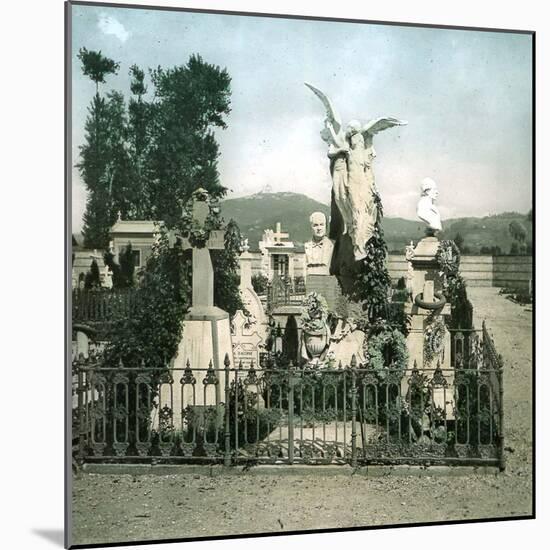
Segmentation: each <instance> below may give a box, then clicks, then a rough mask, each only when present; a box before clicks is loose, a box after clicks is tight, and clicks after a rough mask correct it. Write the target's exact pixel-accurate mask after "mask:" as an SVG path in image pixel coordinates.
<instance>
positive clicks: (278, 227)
mask: <svg viewBox="0 0 550 550" xmlns="http://www.w3.org/2000/svg"><path fill="white" fill-rule="evenodd" d="M288 237H289V234H288V233H281V222H277V225H276V227H275V233H273V238H274V239H275V243H280V242H281V241H282V239H288Z"/></svg>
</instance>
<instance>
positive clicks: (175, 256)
mask: <svg viewBox="0 0 550 550" xmlns="http://www.w3.org/2000/svg"><path fill="white" fill-rule="evenodd" d="M159 235H160V236H159V239H158V242H157V243H156V244H155V245H154V246H153V253H152V255H151V256H150V257H149V258H148V260H147V264H146V266H145V269H144V271H143V280H142V284H141V287H140V288H139V290H138V293H139V302H140V307H139V308H138V309H137V311H136V312H135V314H134V315H133V316H132V317H131V318H121V319H118V320H116V321H115V323H114V326H113V328H112V330H111V334H110V335H109V336H110V342H109V344H108V345H107V348H106V350H105V358H106V362H107V364H111V365H117V364H118V361H119V360H122V362H123V364H124V365H125V366H137V365H139V364H140V362H141V361H142V360H143V361H144V362H145V364H146V365H147V366H152V367H161V366H164V365H165V364H166V362H167V361H169V360H170V359H172V357H173V356H174V355H175V353H176V350H177V346H178V343H179V341H180V339H181V331H182V327H183V317H184V315H185V313H186V311H187V309H188V306H189V303H190V294H191V289H190V286H189V268H190V262H189V259H188V256H189V255H188V254H187V255H186V254H185V253H184V252H183V251H182V250H181V248H180V247H179V246H174V247H171V246H170V245H169V239H168V235H167V233H166V231H165V230H164V229H162V228H161V230H160V234H159Z"/></svg>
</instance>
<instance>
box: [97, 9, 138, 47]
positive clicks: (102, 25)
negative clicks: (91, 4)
mask: <svg viewBox="0 0 550 550" xmlns="http://www.w3.org/2000/svg"><path fill="white" fill-rule="evenodd" d="M98 18H99V21H98V22H97V26H98V27H99V30H100V31H101V32H102V33H103V34H114V35H115V36H116V37H117V38H118V39H119V40H120V41H121V42H122V43H123V44H124V42H126V40H128V38H129V36H130V33H129V32H128V31H127V30H126V29H125V28H124V25H123V24H122V23H121V22H120V21H118V19H115V18H114V17H112V16H110V15H107V14H106V13H100V14H99V16H98Z"/></svg>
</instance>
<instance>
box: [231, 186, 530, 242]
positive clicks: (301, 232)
mask: <svg viewBox="0 0 550 550" xmlns="http://www.w3.org/2000/svg"><path fill="white" fill-rule="evenodd" d="M315 211H320V212H324V213H325V214H326V215H327V219H328V216H329V213H330V207H329V206H328V205H326V204H323V203H320V202H318V201H316V200H314V199H312V198H310V197H307V196H306V195H302V194H298V193H291V192H281V193H265V192H263V193H256V194H254V195H249V196H246V197H239V198H232V199H226V200H224V201H223V202H222V203H221V213H222V216H223V217H224V218H225V220H226V221H228V220H229V219H231V218H233V219H234V220H235V221H236V222H237V223H238V225H239V227H240V229H241V233H242V234H243V237H246V238H248V240H249V245H250V248H251V250H258V242H259V241H260V240H261V238H262V235H263V232H264V230H265V229H268V228H271V229H275V226H276V223H277V222H280V223H281V230H282V231H283V232H286V233H289V235H290V237H289V238H290V240H292V241H293V242H294V243H295V244H296V245H297V246H298V247H299V248H301V246H302V245H303V243H304V242H306V241H308V240H309V239H310V238H311V229H310V225H309V215H310V214H311V213H312V212H315ZM512 221H516V222H518V223H519V224H521V226H523V227H524V229H525V232H526V239H525V240H526V242H527V243H530V242H531V241H532V224H531V221H530V220H529V219H528V218H527V216H526V215H525V214H520V213H517V212H504V213H502V214H495V215H492V216H485V217H481V218H480V217H463V218H454V219H449V220H444V221H443V226H444V230H443V232H442V234H441V235H440V238H441V239H455V238H456V236H457V234H459V235H460V236H461V237H462V238H463V240H464V244H463V246H464V247H465V248H467V249H468V250H469V251H470V252H472V253H479V251H480V249H481V248H482V247H488V248H491V247H494V246H498V247H499V248H500V250H501V251H502V252H503V253H508V252H509V251H510V247H511V246H512V243H513V242H514V241H513V238H512V236H511V234H510V231H509V229H508V228H509V225H510V223H511V222H512ZM382 228H383V230H384V238H385V240H386V244H387V245H388V250H389V251H390V252H391V251H396V252H399V253H402V252H403V250H404V248H405V246H406V245H407V244H408V243H409V241H411V240H413V241H415V242H416V241H418V240H419V239H421V238H422V237H423V236H424V224H423V223H422V222H420V221H413V220H406V219H403V218H391V217H385V218H384V219H383V220H382ZM465 251H466V250H465Z"/></svg>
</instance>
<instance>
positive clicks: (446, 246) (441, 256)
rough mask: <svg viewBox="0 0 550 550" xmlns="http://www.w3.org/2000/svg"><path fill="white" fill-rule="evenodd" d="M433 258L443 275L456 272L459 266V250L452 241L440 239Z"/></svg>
mask: <svg viewBox="0 0 550 550" xmlns="http://www.w3.org/2000/svg"><path fill="white" fill-rule="evenodd" d="M435 259H436V260H437V263H438V264H439V270H440V271H441V273H443V274H444V275H453V274H455V273H458V268H459V266H460V250H459V248H458V246H456V244H455V242H454V241H441V242H440V243H439V248H438V249H437V252H436V255H435Z"/></svg>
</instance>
